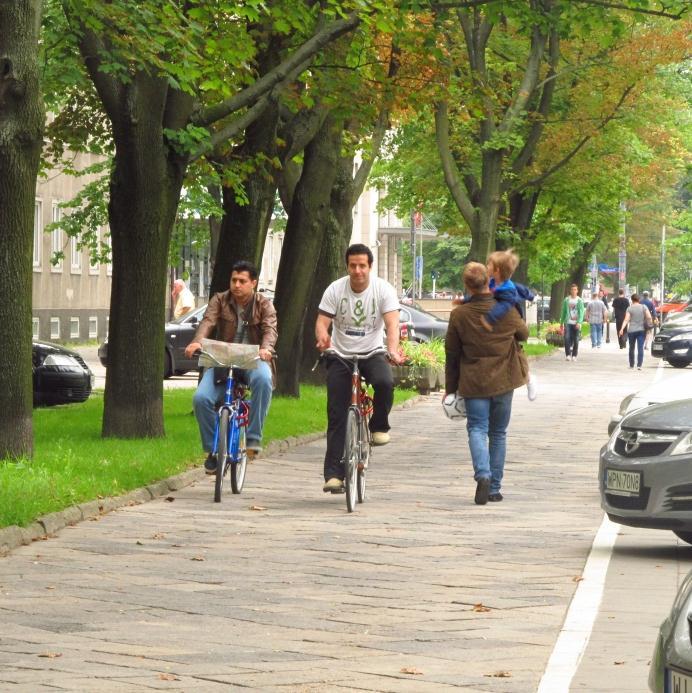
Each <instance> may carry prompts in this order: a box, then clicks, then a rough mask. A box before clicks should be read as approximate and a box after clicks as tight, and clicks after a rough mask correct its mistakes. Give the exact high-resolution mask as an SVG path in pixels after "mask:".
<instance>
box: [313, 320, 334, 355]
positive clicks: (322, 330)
mask: <svg viewBox="0 0 692 693" xmlns="http://www.w3.org/2000/svg"><path fill="white" fill-rule="evenodd" d="M333 317H334V316H332V315H328V314H327V313H325V312H323V311H320V312H319V314H318V315H317V322H316V323H315V340H316V346H317V349H318V350H319V351H324V350H325V349H329V347H330V346H331V345H332V338H331V337H330V336H329V328H330V327H331V326H332V319H333Z"/></svg>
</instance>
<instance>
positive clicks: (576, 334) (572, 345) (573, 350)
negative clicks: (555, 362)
mask: <svg viewBox="0 0 692 693" xmlns="http://www.w3.org/2000/svg"><path fill="white" fill-rule="evenodd" d="M580 339H581V330H578V329H577V326H576V325H570V324H569V323H567V324H566V325H565V354H566V355H567V356H576V355H577V354H578V353H579V340H580Z"/></svg>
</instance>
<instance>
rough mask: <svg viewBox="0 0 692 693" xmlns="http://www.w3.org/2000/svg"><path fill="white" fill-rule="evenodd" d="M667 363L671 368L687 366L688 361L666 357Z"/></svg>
mask: <svg viewBox="0 0 692 693" xmlns="http://www.w3.org/2000/svg"><path fill="white" fill-rule="evenodd" d="M668 363H669V364H670V365H671V366H672V367H673V368H687V366H689V365H690V362H689V361H682V360H681V359H668Z"/></svg>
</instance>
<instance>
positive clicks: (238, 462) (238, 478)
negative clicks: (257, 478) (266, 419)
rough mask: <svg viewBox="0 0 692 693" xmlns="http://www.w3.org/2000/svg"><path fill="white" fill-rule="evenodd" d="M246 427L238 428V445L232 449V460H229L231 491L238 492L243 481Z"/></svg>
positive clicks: (241, 488)
mask: <svg viewBox="0 0 692 693" xmlns="http://www.w3.org/2000/svg"><path fill="white" fill-rule="evenodd" d="M246 431H247V428H246V427H245V426H240V428H238V445H237V446H236V447H235V450H233V460H232V462H231V490H232V491H233V493H240V492H241V491H242V490H243V484H244V483H245V471H246V469H247V439H246Z"/></svg>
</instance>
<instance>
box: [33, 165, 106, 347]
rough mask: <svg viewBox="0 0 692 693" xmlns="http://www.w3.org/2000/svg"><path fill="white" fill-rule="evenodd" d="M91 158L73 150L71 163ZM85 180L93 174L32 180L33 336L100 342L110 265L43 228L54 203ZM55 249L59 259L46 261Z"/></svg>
mask: <svg viewBox="0 0 692 693" xmlns="http://www.w3.org/2000/svg"><path fill="white" fill-rule="evenodd" d="M95 161H96V160H95V158H94V157H92V156H91V155H85V154H77V155H75V161H74V165H75V167H76V168H77V169H83V168H85V167H87V166H89V165H91V164H93V163H95ZM91 180H93V176H83V177H80V178H76V177H74V176H65V175H49V176H48V178H47V179H46V180H39V181H38V183H37V186H36V201H35V207H34V253H33V267H34V274H33V287H32V302H33V311H32V314H33V332H34V338H35V339H44V340H52V341H61V342H66V341H84V340H87V339H98V340H101V339H103V338H104V337H105V336H106V334H107V332H108V309H109V303H110V292H111V267H110V265H101V264H96V263H92V262H91V258H90V256H89V251H88V249H86V248H81V249H80V248H79V247H78V242H77V240H76V239H70V238H68V237H67V236H66V235H65V234H64V233H63V232H62V231H60V230H57V231H49V232H45V231H44V229H45V227H46V226H47V225H48V224H50V223H51V222H53V221H57V220H59V218H60V216H61V215H62V213H63V211H62V210H61V209H60V208H59V204H60V203H62V202H67V201H69V200H71V199H72V198H74V196H75V195H76V194H77V192H78V191H79V190H80V188H81V187H82V186H83V185H85V184H86V183H88V182H90V181H91ZM100 234H101V238H102V239H103V241H104V242H106V243H108V242H109V236H108V229H107V228H102V229H101V230H100ZM56 251H62V252H63V253H64V258H63V259H62V260H60V261H59V262H58V263H57V264H52V263H51V259H52V258H53V257H54V254H55V252H56Z"/></svg>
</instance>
